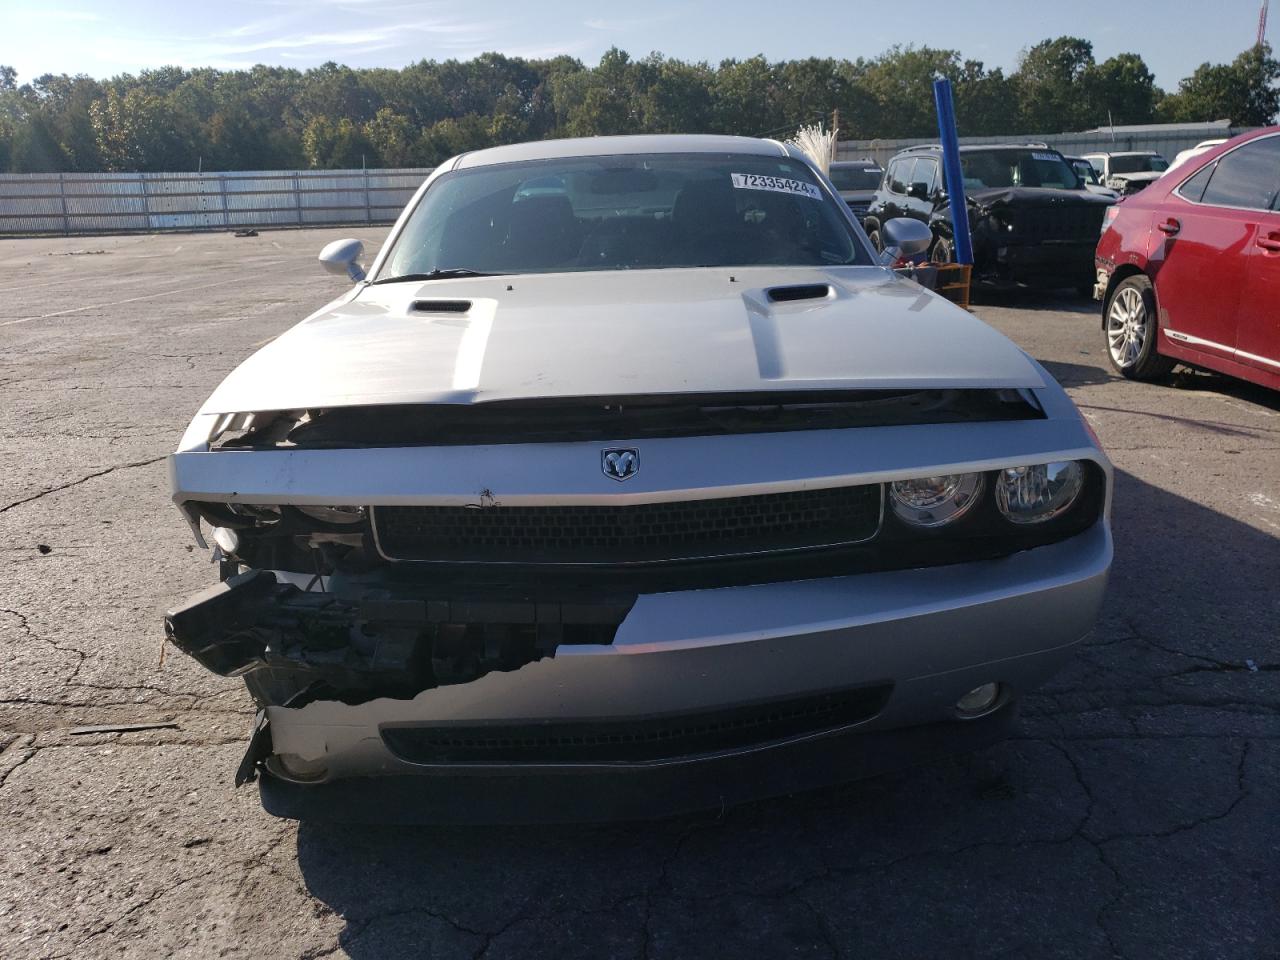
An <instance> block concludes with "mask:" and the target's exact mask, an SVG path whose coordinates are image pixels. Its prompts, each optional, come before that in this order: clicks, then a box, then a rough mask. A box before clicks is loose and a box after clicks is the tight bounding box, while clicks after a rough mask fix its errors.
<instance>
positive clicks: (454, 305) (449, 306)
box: [413, 300, 471, 313]
mask: <svg viewBox="0 0 1280 960" xmlns="http://www.w3.org/2000/svg"><path fill="white" fill-rule="evenodd" d="M413 309H414V311H415V312H417V313H466V312H467V311H468V310H470V309H471V301H470V300H415V301H413Z"/></svg>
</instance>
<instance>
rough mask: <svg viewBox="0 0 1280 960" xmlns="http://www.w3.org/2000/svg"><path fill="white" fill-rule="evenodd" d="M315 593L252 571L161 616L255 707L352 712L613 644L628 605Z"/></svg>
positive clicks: (351, 584) (354, 582)
mask: <svg viewBox="0 0 1280 960" xmlns="http://www.w3.org/2000/svg"><path fill="white" fill-rule="evenodd" d="M321 579H323V580H324V584H323V586H324V587H325V589H324V590H322V591H315V590H304V589H302V588H300V587H299V586H298V585H297V584H295V583H292V582H288V581H287V580H286V581H284V582H282V581H281V580H279V579H277V575H276V574H275V573H273V572H271V571H267V570H256V569H251V570H248V571H246V572H243V573H239V574H236V575H233V576H231V577H229V578H228V579H227V580H225V581H224V582H222V583H219V584H217V585H216V586H213V587H210V588H209V589H208V590H205V591H203V592H202V593H200V594H197V595H196V596H194V597H192V598H191V599H190V600H189V601H188V602H187V603H186V604H184V605H183V606H181V607H177V608H175V609H173V610H170V611H169V612H168V614H167V615H166V616H165V632H166V635H167V636H168V639H169V640H170V641H171V642H172V643H173V644H174V645H175V646H177V647H178V648H179V649H180V650H182V651H183V652H184V653H187V654H189V655H190V656H192V657H193V658H195V659H196V660H197V661H198V662H199V663H200V664H201V665H202V666H204V667H206V668H207V669H209V670H211V671H213V672H214V673H217V674H220V675H222V676H227V677H233V676H239V677H244V678H245V681H246V683H247V685H248V687H249V689H250V691H251V692H252V693H253V694H254V697H255V699H256V700H257V701H258V703H259V705H260V706H280V705H285V704H287V705H289V706H291V707H299V706H303V705H305V704H307V703H310V702H312V701H315V700H322V699H323V700H336V701H340V702H342V703H346V704H352V705H354V704H360V703H364V702H367V701H368V700H371V699H373V698H375V697H392V698H397V699H411V698H413V697H414V696H416V695H417V694H419V693H421V692H422V691H424V690H428V689H431V688H433V687H438V686H444V685H448V684H453V683H466V682H469V681H472V680H476V679H478V678H480V677H482V676H484V675H485V674H487V673H490V672H491V671H495V670H516V669H519V668H520V667H522V666H524V665H526V664H529V663H533V662H535V661H537V660H540V659H542V658H543V657H546V656H551V655H553V654H554V653H555V651H556V649H557V647H559V646H560V645H561V644H563V643H606V644H607V643H609V642H611V641H612V639H613V635H614V633H615V632H616V631H617V627H618V624H620V623H621V622H622V619H623V618H624V617H625V616H626V613H627V610H628V609H630V606H631V603H632V602H633V601H634V598H630V599H625V598H624V599H616V600H609V599H604V600H601V599H595V600H577V601H573V602H548V601H547V600H546V599H545V597H544V598H541V599H539V600H533V599H517V598H514V597H513V598H511V599H505V600H494V599H492V598H491V597H490V598H483V597H475V598H468V597H466V596H465V594H458V593H454V594H453V595H451V596H441V597H439V598H436V599H433V598H431V594H430V592H429V591H424V590H422V589H420V588H416V587H414V586H413V585H408V584H400V585H396V584H391V583H384V584H382V585H374V584H371V583H369V582H367V581H361V580H360V579H359V578H355V579H344V578H341V577H335V576H330V577H327V578H320V577H317V578H316V582H317V583H318V582H319V581H320V580H321Z"/></svg>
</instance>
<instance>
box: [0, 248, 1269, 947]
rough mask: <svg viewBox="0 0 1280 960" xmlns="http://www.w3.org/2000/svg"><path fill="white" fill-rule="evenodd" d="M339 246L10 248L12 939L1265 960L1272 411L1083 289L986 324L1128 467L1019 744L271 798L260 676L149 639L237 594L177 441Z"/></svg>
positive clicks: (1, 875) (2, 654) (0, 831)
mask: <svg viewBox="0 0 1280 960" xmlns="http://www.w3.org/2000/svg"><path fill="white" fill-rule="evenodd" d="M346 234H353V235H356V236H360V237H361V238H363V239H365V240H366V242H367V243H368V244H369V245H370V246H371V247H375V246H376V245H377V243H378V242H379V241H380V239H381V238H382V236H383V235H384V234H385V230H383V229H371V230H355V231H352V230H350V229H345V230H336V231H335V230H326V231H314V230H312V231H279V232H265V231H264V232H263V233H262V234H261V235H260V236H258V237H253V238H235V237H232V236H230V235H226V234H217V235H212V234H209V235H162V236H127V237H106V238H71V239H61V238H59V239H39V240H33V239H25V240H3V241H0V825H2V827H0V956H2V957H4V958H6V960H25V958H51V957H75V958H95V957H146V958H155V957H169V956H174V957H232V958H239V957H244V958H255V960H260V958H264V957H271V958H292V957H297V958H318V957H325V956H337V957H352V958H359V960H388V958H398V957H440V958H454V957H468V958H478V957H484V958H489V960H496V958H500V957H521V958H540V957H548V958H556V960H570V958H577V957H582V958H593V960H598V958H604V957H644V958H692V957H696V958H714V957H725V958H742V957H770V958H772V957H784V956H785V957H833V956H834V957H848V958H853V957H857V958H872V957H874V958H881V957H902V958H918V957H1026V958H1037V960H1038V958H1056V957H1061V958H1094V957H1099V958H1109V957H1125V958H1133V960H1147V958H1162V960H1179V958H1240V960H1246V958H1247V960H1258V958H1276V957H1280V642H1278V641H1280V637H1278V624H1280V589H1278V588H1277V585H1278V584H1280V469H1278V468H1280V394H1277V393H1271V392H1267V391H1264V390H1261V389H1257V388H1252V387H1249V386H1247V385H1243V384H1240V383H1238V382H1234V381H1231V380H1229V379H1227V378H1223V377H1219V376H1215V375H1209V374H1202V373H1192V372H1186V371H1184V372H1181V373H1178V374H1176V375H1175V376H1174V377H1173V378H1172V379H1171V380H1170V381H1169V382H1168V383H1165V384H1161V385H1148V384H1134V383H1128V382H1125V381H1122V380H1120V379H1118V378H1116V377H1115V376H1113V374H1112V373H1111V371H1110V369H1109V367H1108V365H1107V362H1106V358H1105V355H1104V351H1103V344H1102V337H1101V334H1100V332H1099V328H1098V327H1099V325H1098V319H1097V311H1096V308H1095V306H1094V305H1093V304H1092V303H1088V302H1085V301H1081V300H1077V299H1072V298H1066V297H1063V298H1056V297H1052V296H1045V295H1036V296H1033V295H1030V294H1026V295H1022V296H1016V297H1011V298H1010V297H1006V298H1002V299H1000V300H997V301H994V302H986V303H979V305H978V306H977V307H976V311H977V313H978V314H979V315H980V316H981V317H983V318H984V319H985V320H987V321H989V322H990V323H992V324H994V325H995V326H996V327H998V328H999V329H1000V330H1002V331H1004V332H1005V333H1006V334H1008V335H1009V336H1011V337H1012V338H1013V339H1014V340H1015V341H1017V342H1018V343H1019V344H1021V345H1022V346H1023V347H1024V348H1025V349H1027V350H1028V351H1029V352H1030V353H1031V354H1032V355H1033V356H1035V357H1037V358H1038V359H1040V360H1041V361H1042V362H1044V363H1045V364H1046V366H1047V367H1048V368H1049V369H1050V370H1051V371H1052V372H1053V373H1054V375H1055V376H1057V377H1058V378H1059V379H1060V380H1061V381H1062V382H1063V383H1064V385H1066V386H1067V388H1068V389H1069V391H1070V392H1071V394H1072V396H1073V397H1074V398H1075V400H1076V402H1077V403H1078V404H1079V405H1080V407H1081V409H1082V410H1083V411H1084V413H1085V415H1086V416H1087V417H1088V419H1089V421H1090V422H1091V423H1092V425H1093V426H1094V428H1095V429H1096V431H1097V432H1098V434H1099V436H1100V437H1101V440H1102V443H1103V445H1104V446H1105V447H1106V449H1107V451H1108V453H1109V454H1110V455H1111V457H1112V458H1113V460H1114V461H1115V464H1116V468H1117V476H1118V480H1117V490H1116V501H1115V530H1116V541H1117V552H1116V562H1115V569H1114V574H1113V578H1112V582H1111V587H1110V591H1109V595H1108V599H1107V602H1106V606H1105V611H1104V615H1103V618H1102V621H1101V622H1100V624H1099V625H1098V629H1097V631H1096V632H1095V634H1094V635H1093V636H1092V637H1091V638H1090V639H1089V640H1088V641H1087V642H1086V643H1085V644H1084V646H1083V647H1082V648H1081V649H1080V651H1079V654H1078V656H1076V657H1075V659H1074V660H1073V662H1072V663H1071V665H1070V667H1069V668H1068V669H1066V670H1065V671H1064V672H1063V673H1062V674H1061V675H1059V676H1058V677H1057V678H1056V679H1054V680H1053V681H1052V682H1051V683H1050V684H1049V685H1048V686H1047V687H1046V688H1044V689H1043V690H1041V691H1040V692H1038V693H1036V694H1034V695H1032V696H1030V697H1028V698H1026V700H1025V701H1024V703H1023V706H1022V711H1021V715H1020V718H1019V721H1018V724H1017V729H1016V732H1015V734H1014V736H1013V737H1012V738H1011V739H1010V740H1008V741H1007V742H1004V743H1001V744H999V745H997V746H995V747H992V748H990V749H987V750H985V751H983V752H981V753H978V754H975V755H972V756H968V757H964V758H960V759H956V760H953V761H947V762H942V763H937V764H933V765H931V766H928V767H922V768H917V769H914V770H911V771H909V772H906V773H902V774H897V775H893V776H888V777H882V778H879V779H876V780H870V781H865V782H862V783H856V784H852V785H848V786H842V787H837V788H833V789H828V790H823V791H820V792H817V793H813V794H806V795H803V796H795V797H787V798H783V799H779V800H773V801H769V802H762V803H756V804H752V805H749V806H745V807H741V808H736V809H730V810H727V811H717V812H714V813H709V814H705V815H700V816H693V817H686V818H682V819H679V820H672V821H666V822H659V823H649V824H641V825H635V824H617V825H611V826H605V827H601V826H592V827H551V828H547V827H540V828H537V829H530V828H516V827H501V828H465V829H461V828H449V829H432V828H414V829H406V828H377V827H359V828H356V827H337V826H320V825H310V824H307V825H303V826H301V827H299V826H298V825H297V824H295V823H292V822H286V821H279V820H274V819H272V818H271V817H269V816H267V815H266V814H265V813H263V812H262V810H261V809H260V807H259V804H258V798H257V794H256V791H255V790H254V789H253V788H244V789H240V790H236V789H235V788H234V787H233V785H232V773H233V771H234V769H235V765H236V763H237V762H238V760H239V758H240V756H241V754H242V752H243V747H244V742H245V738H246V735H247V731H248V727H249V723H250V720H251V718H252V711H251V709H250V706H249V701H248V698H247V696H246V695H245V693H244V690H243V687H242V685H241V684H240V682H239V681H236V680H223V679H219V678H216V677H213V676H211V675H209V674H207V673H205V672H204V671H203V670H202V669H201V668H200V667H198V666H197V665H196V664H195V663H194V662H193V661H190V660H188V659H187V658H186V657H184V656H182V655H181V654H179V653H177V652H176V651H173V650H170V651H169V653H168V655H167V657H164V656H162V649H161V638H162V630H161V623H160V618H161V615H162V613H163V611H164V610H165V609H166V608H167V607H168V606H170V605H172V604H174V603H175V602H176V601H179V600H182V599H184V598H185V597H186V596H187V595H189V594H190V593H193V592H195V591H196V590H199V589H201V588H203V587H205V586H207V585H208V584H209V583H211V582H213V580H214V579H215V576H216V574H215V570H214V568H213V567H212V566H211V565H210V564H209V562H208V557H207V555H205V554H204V552H203V551H201V550H199V549H198V548H194V545H193V543H192V541H191V537H190V534H189V532H188V530H187V528H186V526H185V525H184V524H183V523H182V521H181V520H180V518H179V516H178V514H177V512H176V511H175V510H174V509H173V506H172V504H171V503H170V501H169V499H168V485H167V479H166V475H165V464H164V458H165V456H166V455H167V454H168V453H169V452H170V451H171V450H172V449H173V447H174V446H175V444H176V442H177V440H178V437H179V436H180V435H181V433H182V430H183V428H184V427H185V425H186V423H187V421H188V419H189V418H190V416H191V415H192V414H193V413H194V411H195V409H196V408H197V407H198V406H199V404H200V403H201V401H202V400H203V399H204V398H205V396H206V395H207V394H208V393H209V392H210V390H211V389H212V388H213V387H214V386H215V385H216V384H217V383H218V381H219V380H220V379H221V378H222V377H223V376H224V375H225V374H226V373H227V372H228V371H229V370H231V369H232V368H233V367H234V366H235V365H236V364H237V363H238V362H239V361H240V360H241V359H243V358H244V357H246V356H247V355H248V354H249V353H250V352H252V350H253V349H254V348H255V347H256V346H259V345H261V344H263V343H265V342H267V341H268V340H269V339H270V338H271V337H273V336H275V335H276V334H278V333H280V332H281V331H282V330H284V329H286V328H287V327H288V326H290V325H291V324H292V323H294V322H296V321H297V320H299V319H301V318H302V317H303V316H304V315H306V314H307V313H309V312H310V311H311V310H313V309H314V308H315V307H317V306H319V305H320V304H322V303H324V302H325V301H326V300H328V299H329V298H331V297H332V296H336V295H337V294H338V293H340V292H341V291H342V289H343V283H342V281H340V280H338V279H335V278H333V277H329V276H326V275H324V274H322V273H321V272H320V271H319V269H318V266H317V264H316V263H315V254H316V252H318V250H319V248H320V247H321V246H322V245H323V243H324V242H326V241H327V240H329V239H332V238H333V237H335V236H340V235H346ZM927 348H929V345H922V349H927ZM937 348H938V349H945V344H939V345H937ZM107 724H111V725H141V726H143V727H144V728H143V729H137V730H133V731H130V732H123V733H102V732H94V731H92V730H90V731H84V730H83V729H79V728H84V727H92V726H96V725H107Z"/></svg>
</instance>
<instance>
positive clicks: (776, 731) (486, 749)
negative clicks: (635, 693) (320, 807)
mask: <svg viewBox="0 0 1280 960" xmlns="http://www.w3.org/2000/svg"><path fill="white" fill-rule="evenodd" d="M892 692H893V685H892V684H880V685H877V686H871V687H857V688H854V689H847V690H837V691H831V692H826V693H819V694H811V695H809V696H805V697H796V698H792V699H786V700H773V701H769V702H766V703H755V704H748V705H746V706H740V707H730V708H727V709H725V708H722V709H716V710H705V711H697V712H690V713H680V714H663V715H658V716H653V717H642V718H637V719H632V718H604V719H599V720H569V721H551V722H544V721H537V720H524V721H514V722H508V721H491V722H487V723H483V722H481V723H468V722H465V721H464V722H454V723H442V724H434V725H430V726H425V725H417V724H415V725H413V726H403V727H396V726H384V727H383V728H382V730H381V733H382V740H383V742H384V743H385V744H386V745H387V749H389V750H390V751H391V752H392V753H394V754H395V755H396V756H397V757H399V758H400V759H401V760H405V761H407V762H409V763H420V764H446V763H447V764H462V763H473V764H504V765H520V764H525V765H540V764H620V763H654V762H660V761H670V760H677V759H681V758H691V757H697V756H705V755H708V754H716V753H726V752H735V751H742V750H746V749H750V748H752V747H758V746H761V745H764V744H768V743H773V742H777V741H785V740H794V739H796V738H798V737H804V736H813V735H815V734H821V733H825V732H828V731H833V730H838V729H840V728H842V727H848V726H852V725H853V724H856V723H862V722H863V721H866V720H869V719H871V718H872V717H874V716H875V715H876V714H878V713H879V712H880V711H881V710H883V709H884V705H885V704H886V703H887V702H888V700H889V694H890V693H892Z"/></svg>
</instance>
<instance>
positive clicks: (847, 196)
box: [840, 190, 876, 203]
mask: <svg viewBox="0 0 1280 960" xmlns="http://www.w3.org/2000/svg"><path fill="white" fill-rule="evenodd" d="M875 195H876V192H875V191H874V190H841V191H840V199H841V200H843V201H844V202H845V203H848V202H849V201H850V200H853V201H854V202H856V203H870V202H871V201H872V200H874V199H875Z"/></svg>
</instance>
